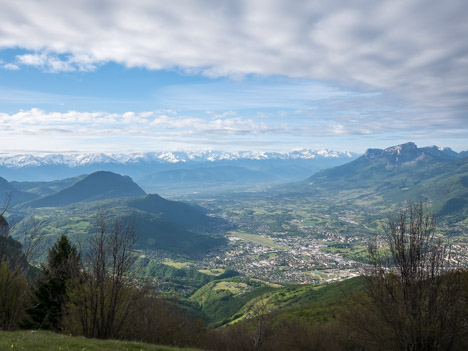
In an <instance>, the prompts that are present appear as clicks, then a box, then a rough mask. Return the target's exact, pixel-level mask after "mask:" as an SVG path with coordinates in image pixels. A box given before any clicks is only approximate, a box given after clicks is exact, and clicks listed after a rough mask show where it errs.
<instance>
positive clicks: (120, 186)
mask: <svg viewBox="0 0 468 351" xmlns="http://www.w3.org/2000/svg"><path fill="white" fill-rule="evenodd" d="M145 194H146V193H145V192H144V191H143V189H141V188H140V187H139V186H138V185H137V184H136V183H134V182H133V180H132V179H131V178H130V177H128V176H122V175H120V174H116V173H113V172H108V171H99V172H94V173H92V174H90V175H88V176H86V177H84V178H83V179H79V180H78V181H77V182H75V183H73V184H72V185H70V186H68V187H66V188H64V189H62V190H60V191H58V192H56V193H54V194H51V195H47V196H44V197H41V198H39V199H37V200H33V201H30V202H28V203H25V204H24V206H26V207H58V206H67V205H70V204H73V203H77V202H90V201H97V200H106V199H112V198H123V197H138V196H143V195H145Z"/></svg>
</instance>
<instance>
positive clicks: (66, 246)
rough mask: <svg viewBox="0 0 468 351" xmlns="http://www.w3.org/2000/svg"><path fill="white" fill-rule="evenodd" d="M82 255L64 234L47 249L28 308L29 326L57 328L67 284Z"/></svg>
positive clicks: (59, 322)
mask: <svg viewBox="0 0 468 351" xmlns="http://www.w3.org/2000/svg"><path fill="white" fill-rule="evenodd" d="M80 266H81V257H80V255H79V253H78V252H77V249H76V247H75V246H74V245H72V244H71V243H70V241H69V240H68V238H67V236H66V235H62V236H61V237H60V239H59V240H58V241H57V243H56V244H54V245H53V246H52V247H51V248H50V249H49V253H48V256H47V261H46V263H45V264H43V265H42V267H41V270H42V277H41V278H40V279H39V281H38V284H37V286H36V289H35V292H34V298H33V300H34V302H33V306H32V307H30V308H29V309H28V310H27V312H28V314H29V316H30V319H31V324H32V325H31V326H32V327H36V328H42V329H52V330H60V325H61V320H62V317H63V306H64V304H65V303H66V302H67V284H68V282H69V281H70V279H72V278H76V277H77V276H78V275H79V274H80Z"/></svg>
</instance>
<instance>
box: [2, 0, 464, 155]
mask: <svg viewBox="0 0 468 351" xmlns="http://www.w3.org/2000/svg"><path fill="white" fill-rule="evenodd" d="M0 23H1V25H0V148H1V152H3V153H42V152H134V151H160V150H195V149H196V150H204V149H214V150H226V151H237V150H265V151H269V150H272V151H289V150H292V149H298V148H312V149H315V148H329V149H335V150H348V151H355V152H363V151H364V150H365V149H367V148H369V147H387V146H392V145H395V144H399V143H403V142H407V141H414V142H416V143H417V144H418V145H420V146H426V145H433V144H436V145H439V146H450V147H452V148H453V149H455V150H457V151H461V150H466V149H468V123H467V112H468V102H467V101H468V100H467V97H468V80H467V79H466V77H468V42H467V41H466V38H467V37H468V25H467V23H468V6H467V5H466V4H465V2H464V1H455V0H448V1H445V2H443V3H442V2H441V3H440V4H439V3H438V2H437V3H434V2H430V3H429V1H413V0H405V1H400V0H392V1H380V2H374V1H358V2H352V3H351V2H348V1H326V2H325V1H323V2H322V1H314V2H310V1H297V2H294V6H292V3H291V2H288V1H282V0H278V1H276V0H271V1H262V0H258V1H247V0H239V1H214V0H213V1H178V2H176V3H169V2H162V1H150V2H148V1H143V0H142V1H133V2H128V1H120V0H114V1H107V0H101V1H91V0H84V1H80V2H76V3H68V2H63V1H55V0H43V1H36V0H24V1H18V2H12V1H8V2H7V1H1V0H0Z"/></svg>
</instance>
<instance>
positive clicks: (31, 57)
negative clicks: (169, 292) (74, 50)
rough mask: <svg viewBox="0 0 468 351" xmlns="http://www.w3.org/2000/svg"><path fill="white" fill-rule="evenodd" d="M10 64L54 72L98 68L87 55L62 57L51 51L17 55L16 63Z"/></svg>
mask: <svg viewBox="0 0 468 351" xmlns="http://www.w3.org/2000/svg"><path fill="white" fill-rule="evenodd" d="M10 65H14V66H16V67H17V69H19V66H35V67H38V68H41V69H44V70H45V71H48V72H52V73H58V72H74V71H93V70H94V69H95V68H96V66H95V64H93V63H92V62H91V60H90V59H89V57H87V56H85V55H79V56H73V55H68V56H67V57H66V58H61V57H59V56H58V55H54V54H51V53H50V52H42V53H35V54H24V55H17V56H16V64H10Z"/></svg>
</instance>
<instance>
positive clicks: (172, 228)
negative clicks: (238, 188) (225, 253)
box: [0, 171, 224, 255]
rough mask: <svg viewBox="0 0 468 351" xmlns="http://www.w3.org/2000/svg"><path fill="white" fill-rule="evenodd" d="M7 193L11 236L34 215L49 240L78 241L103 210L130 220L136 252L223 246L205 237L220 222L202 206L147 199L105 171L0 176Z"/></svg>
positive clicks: (193, 251)
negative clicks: (43, 178)
mask: <svg viewBox="0 0 468 351" xmlns="http://www.w3.org/2000/svg"><path fill="white" fill-rule="evenodd" d="M2 191H3V194H2ZM7 193H8V194H12V200H14V202H13V201H12V203H11V207H10V208H9V209H8V215H9V217H8V220H9V221H13V222H14V224H16V226H15V228H16V229H14V230H12V233H11V235H12V236H13V237H15V235H18V234H19V233H20V232H21V230H22V228H24V227H27V225H28V223H27V221H28V220H29V215H30V214H34V215H35V216H36V217H37V218H40V222H41V224H40V227H41V231H42V232H43V233H44V234H45V235H46V238H47V240H49V241H51V242H52V241H53V240H54V239H56V237H57V236H59V235H61V234H67V235H68V236H69V237H70V238H71V240H72V241H75V242H82V240H83V238H86V235H88V234H90V233H92V232H93V231H94V224H93V218H94V217H95V216H96V214H97V213H99V212H103V213H105V214H106V216H107V217H108V218H109V219H111V220H113V219H119V220H124V221H130V220H134V222H135V229H136V231H137V233H138V236H139V239H138V242H137V248H142V249H145V250H153V249H156V250H166V251H170V252H175V253H179V254H180V253H185V254H191V255H194V254H198V253H202V252H205V251H206V250H208V249H210V248H211V247H213V246H216V245H219V244H220V243H222V242H224V239H222V238H219V237H217V236H216V235H207V233H212V232H213V231H214V230H215V229H214V228H215V227H216V226H218V225H222V224H223V223H221V222H222V221H221V220H219V219H216V218H213V217H210V216H208V215H207V212H206V210H205V209H203V208H202V207H199V206H196V205H190V204H187V203H183V202H180V201H171V200H167V199H164V198H162V197H161V196H159V195H156V194H152V195H148V194H146V193H145V192H144V191H143V189H141V188H140V187H139V186H138V185H137V184H136V183H135V182H133V180H132V179H131V178H130V177H128V176H122V175H119V174H116V173H112V172H109V171H98V172H94V173H92V174H90V175H86V176H78V177H75V178H68V179H64V180H59V181H51V182H18V181H15V182H11V183H10V182H8V181H6V180H5V179H4V178H0V195H6V194H7ZM85 241H86V239H85Z"/></svg>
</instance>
